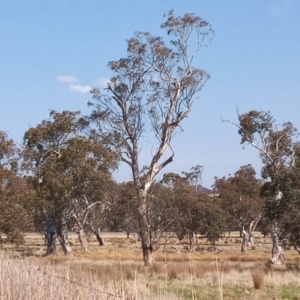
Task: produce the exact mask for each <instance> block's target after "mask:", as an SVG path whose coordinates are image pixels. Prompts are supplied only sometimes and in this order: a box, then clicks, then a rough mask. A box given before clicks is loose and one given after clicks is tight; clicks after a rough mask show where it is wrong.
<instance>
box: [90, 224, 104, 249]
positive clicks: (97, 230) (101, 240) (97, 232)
mask: <svg viewBox="0 0 300 300" xmlns="http://www.w3.org/2000/svg"><path fill="white" fill-rule="evenodd" d="M88 226H89V227H90V228H91V230H92V232H93V234H94V235H95V236H96V239H97V241H98V243H99V246H105V241H104V238H103V237H102V236H101V230H100V225H99V226H97V228H96V227H95V226H94V225H93V222H92V221H91V220H90V221H89V222H88Z"/></svg>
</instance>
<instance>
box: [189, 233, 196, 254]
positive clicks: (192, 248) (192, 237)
mask: <svg viewBox="0 0 300 300" xmlns="http://www.w3.org/2000/svg"><path fill="white" fill-rule="evenodd" d="M195 237H196V234H195V231H193V230H189V239H190V252H195Z"/></svg>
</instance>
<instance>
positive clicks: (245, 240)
mask: <svg viewBox="0 0 300 300" xmlns="http://www.w3.org/2000/svg"><path fill="white" fill-rule="evenodd" d="M242 235H243V241H242V247H241V252H247V246H248V242H249V237H250V234H249V233H248V232H247V231H246V230H245V229H243V230H242Z"/></svg>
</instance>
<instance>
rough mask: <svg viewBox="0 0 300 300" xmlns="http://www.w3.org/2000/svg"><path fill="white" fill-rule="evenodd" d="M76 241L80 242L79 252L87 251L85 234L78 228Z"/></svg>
mask: <svg viewBox="0 0 300 300" xmlns="http://www.w3.org/2000/svg"><path fill="white" fill-rule="evenodd" d="M77 235H78V239H79V242H80V246H81V250H83V251H87V250H88V243H87V239H86V234H85V233H84V230H83V228H79V229H78V230H77Z"/></svg>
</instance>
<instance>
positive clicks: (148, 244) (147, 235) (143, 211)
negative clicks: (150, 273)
mask: <svg viewBox="0 0 300 300" xmlns="http://www.w3.org/2000/svg"><path fill="white" fill-rule="evenodd" d="M138 214H139V226H140V238H141V244H142V251H143V260H144V265H145V266H149V265H151V264H152V263H153V261H154V259H153V248H152V240H151V228H150V224H149V222H148V219H147V205H146V195H145V194H144V193H143V192H142V193H141V194H140V205H139V209H138Z"/></svg>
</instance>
